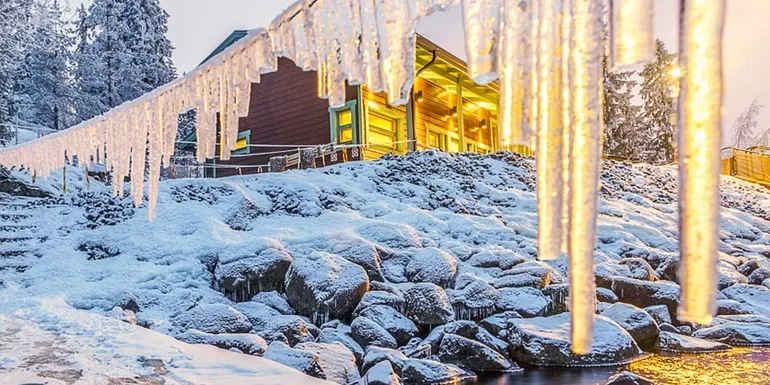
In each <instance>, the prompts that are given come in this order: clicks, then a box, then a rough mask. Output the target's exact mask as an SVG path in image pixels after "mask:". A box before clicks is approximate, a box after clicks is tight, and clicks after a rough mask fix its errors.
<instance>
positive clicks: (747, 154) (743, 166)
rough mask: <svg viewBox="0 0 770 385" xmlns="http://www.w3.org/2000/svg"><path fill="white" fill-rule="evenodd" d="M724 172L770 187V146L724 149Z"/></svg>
mask: <svg viewBox="0 0 770 385" xmlns="http://www.w3.org/2000/svg"><path fill="white" fill-rule="evenodd" d="M721 158H722V174H724V175H730V176H734V177H736V178H740V179H743V180H746V181H748V182H753V183H758V184H761V185H763V186H765V187H770V147H764V146H757V147H751V148H748V149H745V150H744V149H739V148H734V147H727V148H724V149H722V156H721Z"/></svg>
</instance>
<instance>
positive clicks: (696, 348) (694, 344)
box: [653, 331, 731, 354]
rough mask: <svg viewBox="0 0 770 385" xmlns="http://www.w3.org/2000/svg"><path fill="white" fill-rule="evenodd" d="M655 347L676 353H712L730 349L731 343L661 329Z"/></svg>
mask: <svg viewBox="0 0 770 385" xmlns="http://www.w3.org/2000/svg"><path fill="white" fill-rule="evenodd" d="M653 349H655V350H658V351H665V352H676V353H690V354H694V353H711V352H721V351H725V350H730V349H731V347H730V345H726V344H723V343H719V342H713V341H708V340H704V339H701V338H695V337H690V336H686V335H681V334H676V333H671V332H667V331H661V332H660V334H659V335H658V338H657V339H656V340H655V344H654V345H653Z"/></svg>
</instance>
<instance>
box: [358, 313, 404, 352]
mask: <svg viewBox="0 0 770 385" xmlns="http://www.w3.org/2000/svg"><path fill="white" fill-rule="evenodd" d="M350 330H351V336H352V337H353V339H354V340H355V341H356V342H357V343H358V344H359V345H361V346H362V347H364V348H365V347H368V346H378V347H383V348H390V349H395V348H397V347H398V342H397V341H396V339H395V338H394V337H393V336H392V335H391V334H390V333H388V331H387V330H385V328H383V327H382V326H380V324H378V323H377V322H374V321H373V320H371V319H369V318H366V317H358V318H356V319H354V320H353V323H351V324H350Z"/></svg>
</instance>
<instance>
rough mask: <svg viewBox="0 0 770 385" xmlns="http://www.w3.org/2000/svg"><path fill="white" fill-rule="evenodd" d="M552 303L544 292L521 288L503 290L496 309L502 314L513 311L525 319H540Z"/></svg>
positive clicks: (531, 288)
mask: <svg viewBox="0 0 770 385" xmlns="http://www.w3.org/2000/svg"><path fill="white" fill-rule="evenodd" d="M550 303H551V301H550V300H549V299H548V298H547V297H546V296H545V295H543V292H542V291H540V290H538V289H535V288H533V287H519V288H506V289H501V290H500V297H499V298H498V300H497V302H496V303H495V307H496V308H497V310H498V311H500V312H504V311H510V310H512V311H515V312H517V313H519V314H521V315H522V316H523V317H538V316H541V315H543V314H545V311H546V309H547V308H548V306H549V305H550Z"/></svg>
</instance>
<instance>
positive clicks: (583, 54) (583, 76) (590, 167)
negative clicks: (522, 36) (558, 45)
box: [570, 0, 603, 354]
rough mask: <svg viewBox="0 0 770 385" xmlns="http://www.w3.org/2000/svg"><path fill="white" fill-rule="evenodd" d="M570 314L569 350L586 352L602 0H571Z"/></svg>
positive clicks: (592, 289) (592, 299) (592, 285)
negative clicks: (572, 125)
mask: <svg viewBox="0 0 770 385" xmlns="http://www.w3.org/2000/svg"><path fill="white" fill-rule="evenodd" d="M572 6H573V8H572V16H573V20H574V23H573V26H574V34H573V36H572V39H571V40H572V41H573V42H574V44H575V45H574V47H573V53H572V63H571V64H572V71H571V73H572V76H571V79H570V80H571V82H572V90H573V95H572V103H571V106H572V109H573V111H574V119H575V120H574V131H573V134H574V137H573V139H572V142H573V149H572V158H571V159H572V162H571V164H570V166H571V176H572V178H571V184H572V187H571V192H570V193H571V196H572V202H571V205H572V221H571V226H570V240H571V244H570V312H571V317H572V351H573V352H575V353H576V354H587V353H589V352H590V351H591V345H592V341H593V323H594V314H595V313H596V311H595V307H596V282H595V279H596V277H595V268H594V247H595V245H596V209H597V204H598V197H597V192H598V185H599V163H600V159H601V138H602V135H601V132H602V125H603V121H602V117H601V113H602V64H601V53H602V1H601V0H573V3H572Z"/></svg>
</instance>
